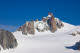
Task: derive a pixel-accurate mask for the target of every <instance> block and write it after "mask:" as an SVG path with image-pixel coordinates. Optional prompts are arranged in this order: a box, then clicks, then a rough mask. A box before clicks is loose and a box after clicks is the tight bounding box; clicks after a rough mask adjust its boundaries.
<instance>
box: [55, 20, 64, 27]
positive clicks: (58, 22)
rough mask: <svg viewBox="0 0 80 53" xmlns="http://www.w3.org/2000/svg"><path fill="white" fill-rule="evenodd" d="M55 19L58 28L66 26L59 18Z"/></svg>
mask: <svg viewBox="0 0 80 53" xmlns="http://www.w3.org/2000/svg"><path fill="white" fill-rule="evenodd" d="M55 21H56V25H57V27H58V28H61V27H64V24H63V23H62V22H61V21H60V20H59V19H55Z"/></svg>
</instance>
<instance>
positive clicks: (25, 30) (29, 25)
mask: <svg viewBox="0 0 80 53" xmlns="http://www.w3.org/2000/svg"><path fill="white" fill-rule="evenodd" d="M18 31H22V34H24V35H27V34H32V35H33V34H35V29H34V22H33V21H32V22H27V21H26V23H25V24H24V25H23V26H22V27H20V28H19V29H18Z"/></svg>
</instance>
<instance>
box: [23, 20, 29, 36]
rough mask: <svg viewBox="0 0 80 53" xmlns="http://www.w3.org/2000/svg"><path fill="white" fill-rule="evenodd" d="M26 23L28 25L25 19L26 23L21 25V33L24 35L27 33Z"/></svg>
mask: <svg viewBox="0 0 80 53" xmlns="http://www.w3.org/2000/svg"><path fill="white" fill-rule="evenodd" d="M27 25H28V22H27V21H26V23H25V24H24V25H23V27H22V34H24V35H27Z"/></svg>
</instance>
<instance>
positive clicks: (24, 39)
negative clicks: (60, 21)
mask: <svg viewBox="0 0 80 53" xmlns="http://www.w3.org/2000/svg"><path fill="white" fill-rule="evenodd" d="M79 29H80V27H79V26H78V27H77V26H74V25H70V24H67V23H64V27H63V28H61V29H58V30H57V32H55V33H51V32H50V31H45V32H38V31H37V30H36V33H35V35H22V32H21V31H16V32H13V34H14V35H15V37H16V39H17V41H18V47H17V48H15V49H10V50H2V51H1V52H0V53H80V51H78V50H73V49H68V48H66V47H68V46H73V45H74V44H75V43H76V42H77V41H79V40H80V36H72V35H69V34H70V33H71V32H73V31H76V30H79Z"/></svg>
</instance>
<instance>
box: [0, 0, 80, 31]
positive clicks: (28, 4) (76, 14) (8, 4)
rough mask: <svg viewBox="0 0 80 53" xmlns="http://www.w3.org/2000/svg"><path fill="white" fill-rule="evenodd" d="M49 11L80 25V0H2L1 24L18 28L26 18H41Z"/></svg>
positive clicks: (65, 20) (0, 9) (0, 2)
mask: <svg viewBox="0 0 80 53" xmlns="http://www.w3.org/2000/svg"><path fill="white" fill-rule="evenodd" d="M49 11H51V12H52V13H53V14H54V16H55V17H57V18H59V19H61V20H62V21H64V22H68V23H70V24H73V25H80V0H0V25H2V26H5V27H6V26H7V27H8V26H9V27H8V28H9V30H10V29H12V28H10V26H13V28H14V29H17V27H19V26H21V25H23V24H24V23H25V21H26V20H31V19H33V20H35V19H39V20H41V18H42V17H44V16H47V15H48V13H49ZM2 26H0V28H3V29H5V27H2ZM8 28H7V29H8ZM12 31H14V30H13V29H12Z"/></svg>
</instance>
